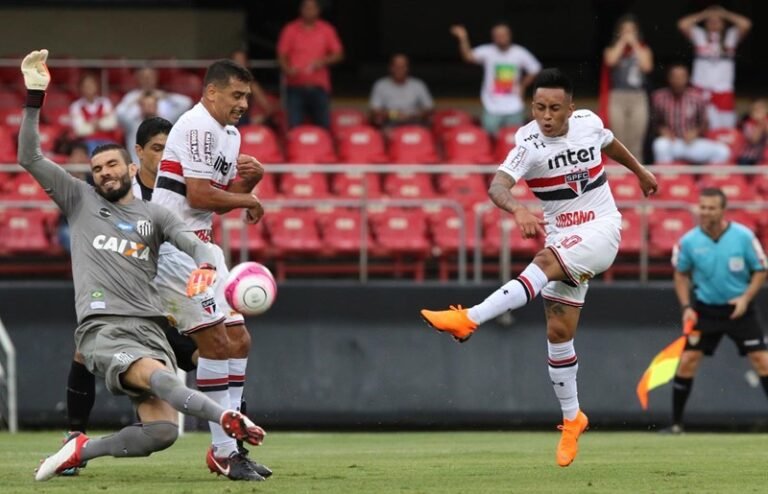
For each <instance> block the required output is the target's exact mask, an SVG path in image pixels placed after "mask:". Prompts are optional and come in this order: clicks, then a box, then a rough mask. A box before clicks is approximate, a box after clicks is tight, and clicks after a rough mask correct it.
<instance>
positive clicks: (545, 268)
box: [421, 69, 657, 467]
mask: <svg viewBox="0 0 768 494" xmlns="http://www.w3.org/2000/svg"><path fill="white" fill-rule="evenodd" d="M533 87H534V94H533V109H532V110H533V117H534V121H533V122H530V123H528V124H527V125H525V126H523V127H521V128H520V130H518V132H517V134H516V135H515V142H516V146H515V148H514V149H513V150H512V151H510V152H509V155H508V156H507V158H506V159H505V160H504V163H502V164H501V166H500V167H499V171H498V172H497V173H496V176H495V177H494V179H493V182H492V183H491V186H490V188H489V189H488V195H489V196H490V198H491V200H492V201H493V203H494V204H495V205H496V206H497V207H499V208H500V209H502V210H503V211H506V212H507V213H510V214H511V215H513V216H514V218H515V221H516V222H517V224H518V226H519V227H520V230H521V232H522V234H523V237H524V238H533V237H537V236H542V237H545V248H544V249H542V250H541V251H539V252H538V253H537V254H536V256H535V257H534V259H533V262H531V264H529V265H528V266H527V267H526V268H525V269H524V270H523V272H522V273H520V274H519V275H518V276H517V278H515V279H514V280H512V281H510V282H509V283H507V284H506V285H504V286H502V287H501V288H499V289H498V290H497V291H496V292H494V293H493V294H492V295H491V296H489V297H488V298H486V299H485V301H483V302H482V303H480V304H478V305H475V306H474V307H471V308H469V309H463V308H461V306H459V307H457V308H456V307H451V310H446V311H430V310H422V311H421V314H422V317H423V318H424V319H425V320H426V321H427V323H428V324H429V325H430V326H432V327H434V328H435V329H437V330H439V331H445V332H447V333H449V334H451V335H452V336H453V337H454V338H456V339H457V340H459V341H466V340H467V339H468V338H469V337H470V336H472V334H473V333H474V331H475V329H476V328H477V326H478V325H480V324H482V323H484V322H487V321H490V320H492V319H494V318H496V317H498V316H500V315H501V314H504V313H505V312H507V311H511V310H515V309H518V308H520V307H522V306H524V305H526V304H528V303H529V302H530V301H532V300H533V299H534V298H536V297H537V296H538V295H539V293H541V295H542V298H543V299H544V308H545V311H546V318H547V340H548V353H549V355H548V356H549V361H548V362H549V375H550V377H551V379H552V384H553V387H554V390H555V395H557V398H558V399H559V401H560V408H561V409H562V411H563V425H562V426H560V428H561V430H562V431H563V433H562V436H561V439H560V442H559V444H558V447H557V453H556V460H557V464H558V465H560V466H562V467H565V466H568V465H570V464H571V462H573V460H574V459H575V458H576V453H577V451H578V443H577V441H578V438H579V436H580V435H581V433H582V432H583V431H584V430H585V429H586V428H587V425H588V423H589V422H588V419H587V416H586V415H585V414H584V413H583V412H582V411H581V410H580V408H579V401H578V394H577V388H576V373H577V371H578V360H577V358H576V350H575V349H574V346H573V338H574V335H575V333H576V327H577V325H578V322H579V316H580V313H581V307H582V306H583V305H584V299H585V296H586V293H587V288H588V282H589V280H590V279H591V278H593V277H594V276H596V275H598V274H600V273H602V272H603V271H605V270H606V269H608V268H609V267H610V266H611V264H612V263H613V260H614V259H615V257H616V253H617V252H618V248H619V242H620V239H621V233H620V232H621V214H620V213H619V211H618V210H617V209H616V204H615V203H614V200H613V195H612V194H611V189H610V188H609V187H608V179H607V176H606V172H605V170H604V168H603V165H602V158H601V152H603V153H605V154H607V155H608V156H610V157H611V158H612V159H614V160H615V161H617V162H619V163H621V164H622V165H624V166H625V167H627V168H628V169H629V170H631V171H632V172H633V173H634V174H635V175H637V178H638V181H639V184H640V188H641V189H642V190H643V193H644V194H645V195H646V196H647V195H649V194H653V193H654V192H656V189H657V184H656V179H655V177H654V176H653V174H652V173H651V172H649V171H648V170H647V169H646V168H645V167H643V165H641V164H640V163H639V162H638V161H637V159H636V158H635V157H634V156H632V154H631V153H630V152H629V151H627V148H626V147H624V145H623V144H622V143H621V142H619V140H618V139H616V138H614V136H613V133H612V132H611V131H610V130H608V129H605V128H604V127H603V122H602V121H601V120H600V118H599V117H598V116H597V115H595V114H594V113H592V112H591V111H589V110H574V106H573V100H572V95H573V89H572V88H573V86H572V84H571V81H570V80H569V79H568V78H567V77H566V76H565V75H563V74H562V73H561V72H560V71H559V70H557V69H545V70H542V71H541V72H540V73H539V75H538V76H537V78H536V80H535V81H534V85H533ZM521 179H525V180H526V181H527V183H528V187H529V188H530V189H531V191H532V192H533V194H534V195H535V196H536V197H537V198H538V199H539V200H541V201H542V205H543V208H544V220H541V219H539V218H537V217H536V216H535V215H534V214H533V213H531V211H529V210H528V209H527V208H526V207H525V206H523V205H522V204H520V203H518V202H517V201H516V200H515V198H514V196H513V195H512V194H511V192H510V189H512V187H514V186H515V184H516V183H517V182H519V181H520V180H521Z"/></svg>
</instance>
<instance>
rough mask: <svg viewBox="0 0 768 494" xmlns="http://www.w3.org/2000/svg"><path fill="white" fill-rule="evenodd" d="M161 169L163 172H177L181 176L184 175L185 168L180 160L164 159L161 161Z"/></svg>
mask: <svg viewBox="0 0 768 494" xmlns="http://www.w3.org/2000/svg"><path fill="white" fill-rule="evenodd" d="M160 171H161V172H168V173H175V174H176V175H179V176H182V177H183V176H184V169H183V168H182V166H181V163H179V162H178V161H172V160H163V161H161V162H160Z"/></svg>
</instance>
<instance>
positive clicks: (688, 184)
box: [653, 175, 698, 202]
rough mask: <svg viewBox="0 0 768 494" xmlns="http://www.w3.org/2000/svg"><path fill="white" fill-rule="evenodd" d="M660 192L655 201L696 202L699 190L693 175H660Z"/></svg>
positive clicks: (658, 177)
mask: <svg viewBox="0 0 768 494" xmlns="http://www.w3.org/2000/svg"><path fill="white" fill-rule="evenodd" d="M656 178H657V180H658V183H659V192H658V194H656V195H655V196H653V199H658V200H663V201H685V202H696V201H697V200H698V189H697V188H696V181H695V180H694V179H693V176H692V175H671V176H670V175H658V176H657V177H656Z"/></svg>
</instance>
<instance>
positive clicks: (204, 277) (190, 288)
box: [187, 264, 216, 297]
mask: <svg viewBox="0 0 768 494" xmlns="http://www.w3.org/2000/svg"><path fill="white" fill-rule="evenodd" d="M214 281H216V268H215V267H213V266H211V265H210V264H201V265H200V267H198V268H197V269H195V270H194V271H192V273H191V274H190V275H189V280H187V297H194V296H195V295H200V294H201V293H203V292H204V291H206V290H207V289H208V288H210V287H211V286H213V282H214Z"/></svg>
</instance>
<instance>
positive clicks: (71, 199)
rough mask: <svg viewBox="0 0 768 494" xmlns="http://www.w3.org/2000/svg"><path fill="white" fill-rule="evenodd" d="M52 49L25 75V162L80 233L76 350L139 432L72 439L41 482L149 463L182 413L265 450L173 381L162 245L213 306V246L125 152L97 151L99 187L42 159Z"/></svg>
mask: <svg viewBox="0 0 768 494" xmlns="http://www.w3.org/2000/svg"><path fill="white" fill-rule="evenodd" d="M47 57H48V51H47V50H40V51H33V52H32V53H30V54H29V55H27V56H26V57H25V58H24V60H23V62H22V64H21V70H22V73H23V74H24V83H25V84H26V87H27V103H26V108H25V109H24V117H23V120H22V125H21V130H20V133H19V163H20V164H21V166H23V167H24V168H25V169H26V170H27V171H28V172H29V173H31V174H32V176H33V177H34V178H35V179H36V180H37V181H38V182H39V183H40V185H41V186H42V187H43V189H44V190H45V191H46V192H47V193H48V194H49V195H50V196H51V198H52V199H53V200H54V202H56V204H57V205H58V206H59V208H60V209H61V210H62V212H63V213H64V214H65V215H66V216H67V220H68V221H69V224H70V228H71V231H72V275H73V279H74V284H75V304H76V311H77V320H78V324H79V326H78V328H77V329H76V330H75V344H76V346H77V350H78V351H79V352H80V353H81V354H82V355H83V357H84V359H85V365H86V367H87V368H88V370H89V371H90V372H92V373H94V374H95V375H97V376H99V377H103V378H104V379H105V380H106V384H107V387H108V388H109V390H110V391H111V392H112V393H114V394H125V395H128V396H129V397H130V398H131V399H132V400H133V402H134V404H135V406H136V409H137V414H138V416H139V419H140V420H141V422H140V423H138V424H134V425H131V426H128V427H125V428H123V429H122V430H120V431H119V432H117V433H116V434H113V435H111V436H107V437H104V438H100V439H90V438H88V437H87V436H86V435H85V434H81V433H73V434H71V435H70V436H69V437H68V438H67V441H66V442H65V444H64V446H63V447H62V448H61V449H60V450H59V451H58V452H57V453H55V454H53V455H52V456H50V457H48V458H47V459H46V460H45V461H43V462H42V464H41V465H40V467H39V468H38V469H37V473H36V475H35V479H37V480H48V479H50V478H51V477H53V476H54V475H56V474H59V473H61V472H62V471H64V470H66V469H68V468H72V467H76V466H78V465H80V464H81V463H82V462H84V461H87V460H90V459H92V458H96V457H99V456H115V457H131V456H148V455H150V454H151V453H153V452H155V451H160V450H163V449H165V448H167V447H169V446H170V445H171V444H173V442H174V441H175V440H176V437H177V430H178V427H177V424H176V420H177V413H176V410H178V411H180V412H183V413H186V414H189V415H193V416H195V417H198V418H201V419H204V420H209V421H214V422H218V423H220V424H221V426H222V428H223V429H224V430H225V431H226V432H227V434H229V435H231V436H233V437H236V438H238V439H244V440H246V441H248V442H249V443H251V444H260V443H261V441H262V440H263V438H264V431H263V430H262V429H261V428H260V427H258V426H256V425H255V424H253V422H251V421H250V420H249V419H248V418H247V417H245V416H244V415H242V414H241V413H240V412H237V411H234V410H225V409H224V408H222V407H221V406H219V405H218V404H217V403H215V402H214V401H212V400H211V399H209V398H207V397H206V396H205V395H203V394H202V393H200V392H199V391H195V390H192V389H189V388H187V387H186V386H185V385H184V383H182V382H181V381H180V380H179V379H178V377H176V374H175V368H176V362H175V359H174V357H173V351H172V350H171V349H170V347H169V345H168V340H167V339H166V337H165V334H164V332H163V325H165V324H167V320H166V318H165V313H164V311H163V310H162V309H161V306H160V304H159V302H158V301H159V296H158V294H157V289H156V288H155V286H154V284H153V283H152V279H153V278H154V277H155V274H156V272H157V256H158V249H159V247H160V244H161V243H163V242H165V241H168V242H171V243H172V244H174V245H175V246H176V247H177V248H179V249H180V250H182V251H184V252H186V253H188V254H189V255H190V256H192V257H193V258H194V259H195V262H197V264H198V266H199V268H198V269H196V270H195V271H193V273H192V275H191V276H190V278H189V282H188V284H187V295H188V296H190V297H195V298H200V299H201V300H204V299H206V298H210V299H212V298H213V292H212V290H211V289H210V286H211V285H212V283H213V281H214V279H215V276H216V271H215V269H214V268H213V267H212V265H213V262H214V259H213V256H212V255H211V254H210V251H209V249H208V248H207V247H206V245H205V244H204V243H203V242H201V241H200V240H199V239H198V238H197V237H196V236H195V235H194V234H192V233H191V232H188V231H185V228H184V225H183V224H182V223H181V221H180V220H178V219H177V218H176V217H175V216H174V215H173V213H171V212H170V211H168V210H167V209H165V208H163V207H161V206H158V205H156V204H152V203H147V202H144V201H141V200H138V199H135V198H134V196H133V193H132V191H131V179H132V177H133V176H134V175H135V174H136V166H135V165H134V164H132V163H130V158H129V155H128V153H127V152H126V150H125V149H124V148H122V147H120V146H117V145H112V144H109V145H105V146H101V147H99V148H97V149H96V150H94V152H93V155H92V157H91V171H92V174H93V179H94V184H95V185H94V186H90V185H88V184H86V183H85V182H83V181H81V180H78V179H76V178H74V177H72V176H70V175H69V174H68V173H67V172H65V171H64V170H63V169H62V168H61V167H59V166H58V165H56V164H55V163H53V162H51V161H49V160H47V159H46V158H44V157H43V155H42V152H41V150H40V136H39V131H38V121H39V118H40V108H41V107H42V104H43V100H44V99H45V90H46V88H47V87H48V84H49V82H50V75H49V73H48V68H47V67H46V65H45V61H46V59H47Z"/></svg>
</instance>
